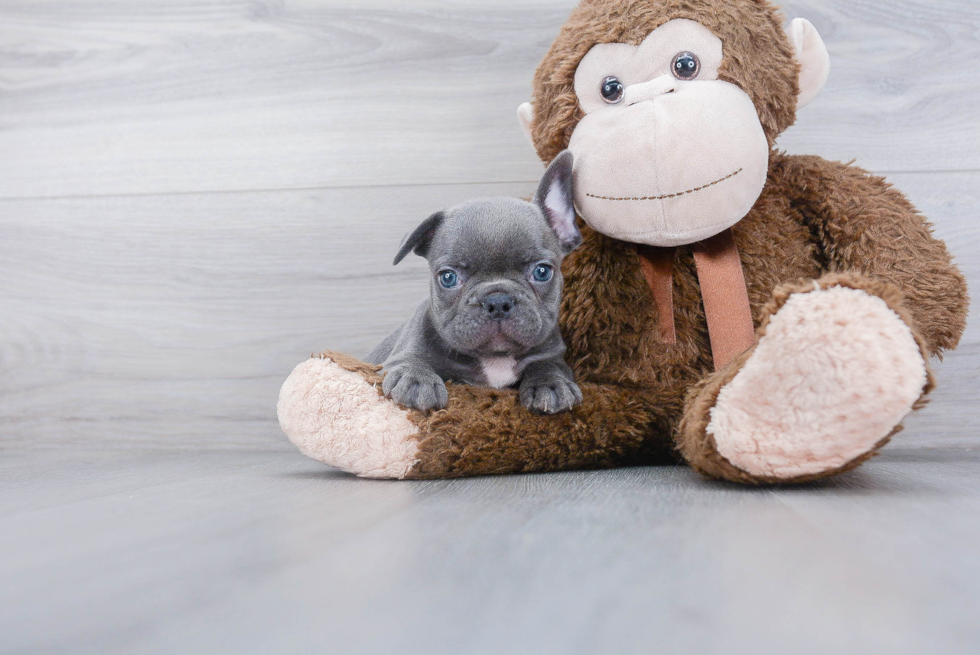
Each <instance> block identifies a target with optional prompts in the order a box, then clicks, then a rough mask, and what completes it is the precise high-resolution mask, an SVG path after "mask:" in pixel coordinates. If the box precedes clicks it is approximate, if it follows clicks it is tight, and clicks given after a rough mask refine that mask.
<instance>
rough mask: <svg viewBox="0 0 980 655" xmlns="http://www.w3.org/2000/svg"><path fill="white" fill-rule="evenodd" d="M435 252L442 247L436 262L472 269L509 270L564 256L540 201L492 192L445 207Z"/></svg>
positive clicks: (435, 263) (437, 263)
mask: <svg viewBox="0 0 980 655" xmlns="http://www.w3.org/2000/svg"><path fill="white" fill-rule="evenodd" d="M430 252H432V253H438V255H437V256H436V257H435V258H434V259H433V260H432V264H433V265H434V266H446V265H454V264H455V265H459V264H465V265H466V266H467V267H469V268H471V269H473V270H481V271H506V270H514V269H520V268H522V267H523V266H525V265H527V264H528V263H529V262H532V261H535V260H538V259H542V258H550V257H556V256H557V257H560V253H561V246H560V245H559V243H558V239H557V237H556V236H555V234H554V232H552V230H551V228H550V227H549V226H548V224H547V222H546V221H545V218H544V216H543V215H542V214H541V210H539V209H538V208H537V207H536V206H535V205H533V204H531V203H529V202H525V201H523V200H518V199H516V198H491V199H480V200H473V201H470V202H467V203H464V204H461V205H457V206H455V207H453V208H451V209H449V210H448V211H446V218H445V220H444V222H443V224H442V225H441V226H440V228H439V231H438V233H437V234H436V236H435V238H434V239H433V244H432V248H431V250H430Z"/></svg>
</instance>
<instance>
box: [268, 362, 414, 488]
mask: <svg viewBox="0 0 980 655" xmlns="http://www.w3.org/2000/svg"><path fill="white" fill-rule="evenodd" d="M380 389H381V376H380V375H379V374H378V367H375V366H370V365H368V364H364V363H362V362H360V361H358V360H356V359H354V358H352V357H348V356H347V355H342V354H339V353H330V352H325V353H323V354H321V355H319V356H318V357H314V358H312V359H308V360H307V361H305V362H303V363H302V364H300V365H299V366H297V367H296V368H295V369H293V372H292V373H291V374H290V375H289V377H288V378H287V379H286V382H285V383H283V385H282V390H281V391H280V392H279V406H278V411H279V425H280V426H281V427H282V431H283V432H285V433H286V436H288V437H289V440H290V441H292V442H293V444H294V445H296V447H297V448H299V449H300V452H302V453H303V454H304V455H306V456H307V457H312V458H313V459H316V460H319V461H321V462H323V463H324V464H329V465H330V466H335V467H337V468H339V469H341V470H344V471H347V472H349V473H354V474H356V475H359V476H361V477H365V478H404V477H405V476H406V475H407V474H408V472H409V471H410V470H411V469H412V466H413V465H414V464H415V462H416V457H415V455H416V453H417V452H418V443H417V441H416V435H417V434H418V427H417V426H416V425H415V424H414V423H412V421H411V420H410V419H409V415H408V412H407V411H405V410H404V409H402V408H400V407H398V406H397V405H396V404H395V403H394V402H393V401H391V400H389V399H387V398H385V397H384V396H382V395H381V392H380Z"/></svg>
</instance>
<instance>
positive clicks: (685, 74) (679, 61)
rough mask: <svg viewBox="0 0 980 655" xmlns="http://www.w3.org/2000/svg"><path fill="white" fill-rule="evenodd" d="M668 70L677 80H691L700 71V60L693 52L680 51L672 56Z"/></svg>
mask: <svg viewBox="0 0 980 655" xmlns="http://www.w3.org/2000/svg"><path fill="white" fill-rule="evenodd" d="M670 70H671V72H672V73H673V74H674V77H676V78H677V79H679V80H693V79H694V78H696V77H697V76H698V74H699V73H700V72H701V60H700V59H698V56H697V55H696V54H694V53H693V52H682V53H680V54H678V55H676V56H675V57H674V61H673V63H672V64H671V66H670Z"/></svg>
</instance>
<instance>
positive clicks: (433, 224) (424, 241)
mask: <svg viewBox="0 0 980 655" xmlns="http://www.w3.org/2000/svg"><path fill="white" fill-rule="evenodd" d="M445 218H446V215H445V214H444V213H442V212H441V211H438V212H436V213H435V214H433V215H432V216H430V217H428V218H427V219H425V220H424V221H422V223H421V224H420V225H419V226H418V227H417V228H415V229H414V230H413V231H412V232H410V233H409V234H407V235H405V238H404V239H402V245H401V247H400V248H399V249H398V254H397V255H395V264H394V265H396V266H397V265H398V262H400V261H401V260H403V259H405V255H407V254H408V253H409V252H411V251H413V250H414V251H415V254H416V255H418V256H419V257H425V256H426V255H427V254H428V252H429V244H430V243H432V237H434V236H435V235H436V231H437V230H438V229H439V226H440V225H442V221H443V220H444V219H445Z"/></svg>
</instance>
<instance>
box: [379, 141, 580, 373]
mask: <svg viewBox="0 0 980 655" xmlns="http://www.w3.org/2000/svg"><path fill="white" fill-rule="evenodd" d="M572 163H573V162H572V155H571V153H569V152H567V151H566V152H564V153H562V154H560V155H559V156H558V157H557V158H556V159H555V161H554V162H552V164H551V166H549V167H548V170H547V171H546V172H545V175H544V177H543V178H542V180H541V183H540V185H539V186H538V191H537V193H536V194H535V196H534V200H533V201H532V202H525V201H523V200H517V199H513V198H489V199H482V200H473V201H470V202H467V203H464V204H461V205H457V206H456V207H453V208H451V209H448V210H445V211H440V212H436V213H435V214H433V215H432V216H430V217H429V218H427V219H426V220H425V221H423V222H422V224H421V225H419V226H418V227H417V228H416V229H415V230H414V231H413V232H412V233H411V234H409V235H408V236H407V237H405V240H404V241H403V242H402V246H401V249H400V250H399V251H398V255H396V256H395V264H397V263H398V262H400V261H401V260H402V259H403V258H404V257H405V256H406V255H407V254H408V253H409V252H413V251H414V252H415V254H417V255H420V256H422V257H425V258H426V259H427V260H428V261H429V268H430V270H431V271H432V280H431V287H432V302H431V307H432V318H433V322H434V324H435V326H436V329H437V330H438V331H439V334H440V336H441V337H442V338H443V339H444V340H445V341H446V342H447V343H449V345H450V346H451V347H453V348H454V349H456V350H459V351H461V352H464V353H467V354H471V355H475V356H492V355H500V354H512V355H519V354H521V353H523V352H527V351H528V350H530V349H532V348H534V347H535V346H537V345H539V344H541V343H542V342H544V341H545V340H546V339H547V338H548V337H549V336H550V335H551V333H552V331H553V330H554V327H555V324H556V322H557V320H558V306H559V303H560V301H561V289H562V276H561V261H562V259H563V258H564V257H565V256H566V255H567V254H568V253H569V252H571V251H572V250H574V249H575V248H576V247H578V245H579V244H580V243H581V241H582V235H581V234H579V231H578V228H577V227H576V226H575V210H574V208H573V206H572Z"/></svg>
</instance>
